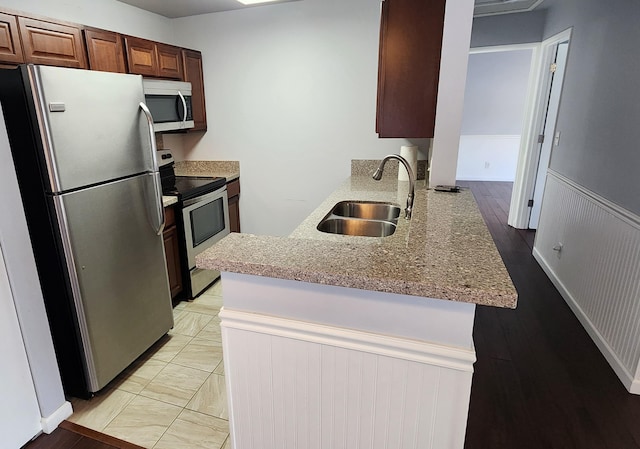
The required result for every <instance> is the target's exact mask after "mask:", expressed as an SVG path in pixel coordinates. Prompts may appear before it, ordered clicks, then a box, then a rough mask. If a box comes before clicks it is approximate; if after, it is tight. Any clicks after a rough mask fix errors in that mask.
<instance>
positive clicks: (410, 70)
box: [376, 0, 445, 138]
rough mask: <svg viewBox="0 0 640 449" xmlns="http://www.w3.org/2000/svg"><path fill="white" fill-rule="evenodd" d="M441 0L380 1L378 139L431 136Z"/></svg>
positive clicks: (439, 36)
mask: <svg viewBox="0 0 640 449" xmlns="http://www.w3.org/2000/svg"><path fill="white" fill-rule="evenodd" d="M444 6H445V0H384V1H383V2H382V20H381V24H380V54H379V64H378V108H377V116H376V131H377V132H378V134H379V137H405V138H412V137H413V138H420V137H433V131H434V127H435V114H436V101H437V98H438V79H439V75H440V52H441V49H442V30H443V27H444Z"/></svg>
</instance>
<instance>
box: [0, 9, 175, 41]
mask: <svg viewBox="0 0 640 449" xmlns="http://www.w3.org/2000/svg"><path fill="white" fill-rule="evenodd" d="M0 7H2V8H10V9H13V10H16V11H23V12H27V13H32V14H37V15H41V16H46V17H51V18H53V19H59V20H63V21H67V22H75V23H79V24H83V25H90V26H94V27H97V28H103V29H106V30H112V31H118V32H120V33H125V34H131V35H133V36H138V37H144V38H147V39H153V40H157V41H160V42H165V43H169V44H170V43H173V42H172V41H173V40H174V34H173V22H172V21H171V20H170V19H167V18H166V17H163V16H160V15H158V14H153V13H150V12H147V11H143V10H142V9H139V8H135V7H133V6H130V5H127V4H125V3H120V2H118V1H116V0H0Z"/></svg>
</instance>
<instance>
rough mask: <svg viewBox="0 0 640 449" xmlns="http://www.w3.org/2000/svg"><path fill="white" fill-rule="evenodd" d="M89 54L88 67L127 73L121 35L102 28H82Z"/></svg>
mask: <svg viewBox="0 0 640 449" xmlns="http://www.w3.org/2000/svg"><path fill="white" fill-rule="evenodd" d="M84 37H85V41H86V43H87V53H88V54H89V68H90V69H91V70H101V71H103V72H116V73H127V67H126V65H125V61H124V51H123V50H122V36H120V35H119V34H118V33H112V32H111V31H102V30H91V29H87V30H84Z"/></svg>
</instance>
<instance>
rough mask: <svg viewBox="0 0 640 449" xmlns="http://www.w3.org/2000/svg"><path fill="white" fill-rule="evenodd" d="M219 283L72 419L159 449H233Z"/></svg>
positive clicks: (79, 404)
mask: <svg viewBox="0 0 640 449" xmlns="http://www.w3.org/2000/svg"><path fill="white" fill-rule="evenodd" d="M221 295H222V289H221V285H220V281H218V282H216V283H215V284H214V285H212V286H211V287H210V288H209V289H208V290H207V291H205V292H204V293H203V294H202V295H201V296H200V297H198V298H196V299H195V300H194V301H191V302H181V303H180V304H178V305H177V306H176V307H175V308H174V310H173V314H174V321H175V325H174V328H173V329H172V330H171V331H169V333H168V335H166V336H164V337H163V338H162V339H161V340H160V341H159V342H158V343H156V344H155V345H154V346H153V347H152V348H151V349H149V350H148V351H147V352H145V353H144V354H143V355H142V356H141V357H140V358H139V359H138V360H136V361H135V362H134V363H133V364H132V365H131V366H130V367H129V368H127V369H126V370H125V371H124V372H123V373H122V374H121V375H120V376H118V377H117V378H116V379H115V380H114V381H113V382H111V383H110V384H109V385H108V386H107V387H106V388H105V389H104V390H103V391H101V392H100V393H98V394H97V395H96V396H95V397H94V398H92V399H91V400H89V401H85V400H82V399H77V398H72V400H71V402H72V404H73V410H74V413H73V415H72V416H71V417H70V418H69V421H72V422H75V423H77V424H80V425H83V426H85V427H89V428H91V429H94V430H97V431H99V432H103V433H106V434H108V435H112V436H114V437H117V438H120V439H122V440H125V441H128V442H130V443H134V444H138V445H140V446H143V447H146V448H154V449H169V448H171V449H176V448H180V449H202V448H207V449H227V447H228V445H229V443H228V439H229V422H228V419H229V418H228V416H229V414H228V411H227V394H226V390H225V383H224V365H223V363H222V338H221V334H220V319H219V318H218V312H219V311H220V307H222V296H221Z"/></svg>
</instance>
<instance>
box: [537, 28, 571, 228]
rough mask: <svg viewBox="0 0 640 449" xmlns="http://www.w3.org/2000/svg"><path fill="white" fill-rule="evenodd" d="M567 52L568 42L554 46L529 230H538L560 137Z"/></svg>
mask: <svg viewBox="0 0 640 449" xmlns="http://www.w3.org/2000/svg"><path fill="white" fill-rule="evenodd" d="M568 51H569V41H565V42H560V43H559V44H557V45H556V51H555V58H554V60H553V62H552V63H553V67H554V69H553V70H554V71H553V73H552V75H551V82H550V86H549V96H548V98H549V101H548V103H547V113H546V118H545V121H544V128H543V132H542V133H541V134H542V135H544V140H543V142H542V144H541V146H540V157H539V159H538V171H537V174H536V183H535V187H534V191H533V206H532V207H531V215H530V216H529V229H538V221H539V220H540V210H541V207H542V195H543V193H544V186H545V184H546V181H547V168H549V162H550V161H551V151H552V149H553V147H554V146H557V145H558V144H559V140H560V137H561V136H559V135H558V136H556V121H557V120H558V109H559V107H560V94H561V93H562V81H563V80H564V69H565V66H566V62H567V53H568Z"/></svg>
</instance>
